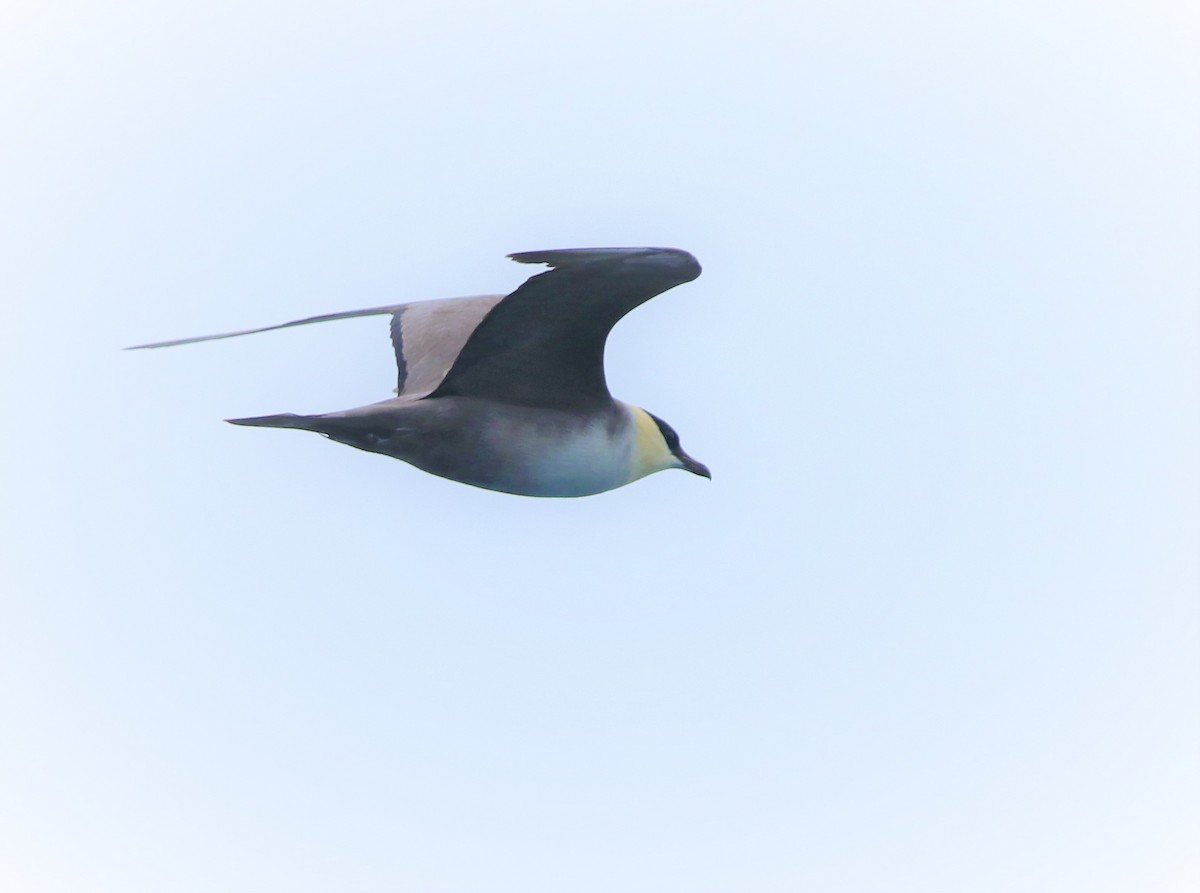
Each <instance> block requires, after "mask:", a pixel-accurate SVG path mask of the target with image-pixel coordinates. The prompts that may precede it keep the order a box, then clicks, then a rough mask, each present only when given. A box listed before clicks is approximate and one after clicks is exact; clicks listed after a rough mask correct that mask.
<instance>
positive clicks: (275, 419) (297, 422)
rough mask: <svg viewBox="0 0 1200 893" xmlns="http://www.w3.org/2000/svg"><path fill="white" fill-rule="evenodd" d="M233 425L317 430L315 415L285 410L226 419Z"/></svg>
mask: <svg viewBox="0 0 1200 893" xmlns="http://www.w3.org/2000/svg"><path fill="white" fill-rule="evenodd" d="M225 421H227V422H229V424H231V425H252V426H254V427H256V428H300V429H301V430H303V431H317V430H319V428H318V427H317V425H316V424H314V423H315V422H317V418H316V417H314V416H305V415H296V414H295V413H293V412H285V413H281V414H279V415H260V416H254V417H253V418H246V419H226V420H225Z"/></svg>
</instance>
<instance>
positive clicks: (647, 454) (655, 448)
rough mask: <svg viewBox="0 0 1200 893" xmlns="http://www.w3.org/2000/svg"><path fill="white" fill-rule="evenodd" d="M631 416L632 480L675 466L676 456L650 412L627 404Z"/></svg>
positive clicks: (630, 459) (630, 458) (630, 460)
mask: <svg viewBox="0 0 1200 893" xmlns="http://www.w3.org/2000/svg"><path fill="white" fill-rule="evenodd" d="M625 405H626V407H627V408H628V409H629V416H630V418H631V419H632V420H633V450H632V451H631V453H632V454H631V455H630V457H629V464H630V471H631V476H630V480H637V479H638V478H641V477H645V476H646V475H648V474H654V472H656V471H663V470H664V469H667V468H673V467H675V457H674V456H672V455H671V451H670V450H668V449H667V442H666V441H665V440H663V436H662V432H661V431H659V430H658V425H657V424H656V423H655V421H654V419H652V418H650V413H648V412H646V410H644V409H642V408H640V407H638V406H631V405H630V404H628V403H627V404H625Z"/></svg>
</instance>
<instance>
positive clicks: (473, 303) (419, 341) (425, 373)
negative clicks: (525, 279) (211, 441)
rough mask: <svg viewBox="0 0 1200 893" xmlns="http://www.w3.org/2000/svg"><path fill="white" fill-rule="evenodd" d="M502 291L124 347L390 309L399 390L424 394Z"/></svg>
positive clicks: (225, 335)
mask: <svg viewBox="0 0 1200 893" xmlns="http://www.w3.org/2000/svg"><path fill="white" fill-rule="evenodd" d="M503 297H504V296H503V295H478V296H475V297H469V298H444V299H442V300H437V301H416V302H413V303H408V304H389V305H387V306H384V307H369V308H367V309H365V310H345V311H342V312H341V313H325V314H322V315H320V316H309V317H306V318H304V319H296V320H292V321H291V322H285V323H280V324H279V325H274V326H262V327H261V328H257V329H241V330H239V331H236V332H222V333H221V334H219V335H199V336H196V337H193V338H177V339H175V340H173V341H156V342H154V343H153V344H138V345H135V346H134V347H127V348H125V349H126V350H149V349H153V348H159V347H177V346H178V345H181V344H197V343H199V342H201V341H219V340H220V339H222V338H237V337H240V336H242V335H255V334H258V333H259V332H271V331H274V330H275V329H287V328H291V327H293V326H307V325H311V324H313V323H319V322H332V321H334V320H338V319H354V318H355V317H359V316H382V315H383V314H391V316H392V323H391V330H392V346H393V347H394V348H395V352H396V368H397V371H398V373H399V376H398V378H399V380H398V382H397V388H396V393H398V394H402V395H404V396H413V397H423V396H425V395H426V394H428V393H429V392H430V391H432V390H433V389H434V388H436V387H437V386H438V385H439V384H440V383H441V381H442V379H443V378H444V377H445V375H446V372H447V371H448V370H449V369H450V367H451V366H452V365H453V363H454V359H455V357H457V356H458V353H459V351H461V350H462V347H463V345H464V344H465V343H466V342H467V339H468V338H469V337H470V335H471V332H472V331H474V329H475V327H476V326H478V325H479V322H480V320H482V319H483V318H484V317H485V316H487V314H488V312H489V311H490V310H491V309H492V307H494V306H495V305H496V304H497V303H499V302H500V300H501V299H502V298H503Z"/></svg>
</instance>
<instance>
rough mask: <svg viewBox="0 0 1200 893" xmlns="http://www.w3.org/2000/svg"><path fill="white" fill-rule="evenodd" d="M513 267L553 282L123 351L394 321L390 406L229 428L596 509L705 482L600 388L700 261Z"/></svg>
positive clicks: (646, 423)
mask: <svg viewBox="0 0 1200 893" xmlns="http://www.w3.org/2000/svg"><path fill="white" fill-rule="evenodd" d="M509 257H511V258H512V259H513V260H515V261H517V262H519V263H523V264H547V265H548V266H550V267H551V269H550V270H548V271H547V272H543V273H540V274H538V275H536V276H533V277H531V278H530V279H528V280H526V282H525V283H524V284H523V285H521V286H520V287H519V288H518V289H517V290H516V291H514V292H513V293H512V294H510V295H507V296H505V295H481V296H477V297H469V298H446V299H443V300H434V301H420V302H416V303H410V304H394V305H391V306H387V307H372V308H368V309H366V310H349V311H345V312H343V313H330V314H326V315H323V316H312V317H308V318H307V319H298V320H294V321H293V322H287V323H283V324H281V325H276V326H265V327H263V328H259V329H246V330H243V331H238V332H226V333H224V334H221V335H202V336H200V337H196V338H181V339H179V340H175V341H160V342H157V343H154V344H140V345H137V346H136V347H134V348H129V349H130V350H137V349H144V348H156V347H173V346H175V345H179V344H192V343H195V342H197V341H213V340H216V339H218V338H233V337H236V336H239V335H251V334H254V333H256V332H266V331H270V330H272V329H283V328H288V327H290V326H302V325H309V324H310V323H318V322H328V321H330V320H335V319H349V318H351V317H357V316H373V315H382V314H390V315H391V317H392V321H391V331H392V344H393V346H394V347H395V351H396V366H397V369H398V372H399V383H398V385H397V388H396V396H395V397H392V398H391V399H388V400H383V401H381V402H379V403H372V404H370V405H368V406H360V407H358V408H356V409H347V410H344V411H342V412H329V413H323V414H320V415H294V414H292V413H284V414H281V415H268V416H259V417H256V418H244V419H228V421H229V422H231V423H233V424H235V425H254V426H258V427H263V428H299V429H301V430H304V431H315V432H317V433H318V434H323V435H325V436H326V437H328V438H329V439H330V440H335V441H337V442H338V443H344V444H347V445H349V446H352V447H357V448H358V449H360V450H367V451H369V452H372V453H382V454H383V455H385V456H391V457H393V458H396V459H401V460H403V461H405V462H408V463H410V464H412V465H415V466H416V467H417V468H420V469H422V470H423V471H427V472H429V473H431V474H436V475H439V476H441V477H444V478H449V479H450V480H454V481H459V482H461V483H464V484H471V485H473V486H476V487H483V488H486V489H488V490H499V491H501V492H504V493H516V494H520V495H523V496H590V495H592V494H595V493H603V492H604V491H606V490H613V489H615V488H617V487H622V486H624V485H625V484H628V483H632V482H633V481H636V480H638V479H639V478H642V477H645V476H646V475H649V474H653V473H654V472H656V471H665V470H666V469H668V468H682V469H685V470H686V471H690V472H692V473H693V474H698V475H701V476H703V477H706V478H711V477H712V475H711V474H710V473H709V471H708V468H707V467H705V466H704V465H703V464H702V463H700V462H697V461H696V460H695V459H693V458H692V457H691V456H689V455H688V454H687V453H685V452H684V451H683V447H681V446H680V445H679V435H678V434H676V433H675V429H673V428H672V427H671V426H670V425H668V424H667V423H666V422H664V421H663V420H662V419H660V418H659V417H658V416H655V415H652V414H651V413H649V412H647V411H646V410H644V409H641V408H639V407H637V406H633V405H631V404H628V403H623V402H622V401H620V400H616V399H614V398H613V396H612V395H611V394H610V393H609V391H608V385H607V383H606V381H605V378H604V343H605V341H606V340H607V338H608V333H609V331H611V330H612V327H613V326H614V325H616V323H617V321H618V320H620V319H621V317H623V316H624V315H625V314H626V313H628V312H629V311H630V310H632V309H633V308H635V307H637V306H639V305H640V304H643V303H645V302H646V301H648V300H650V299H651V298H652V297H654V296H655V295H659V294H662V293H663V292H665V291H667V290H668V289H671V288H674V287H675V286H676V285H680V284H682V283H684V282H690V281H691V280H693V279H695V278H696V277H697V276H699V275H700V264H699V263H697V261H696V259H695V258H694V257H692V255H690V254H688V253H687V252H686V251H680V250H678V249H675V248H571V249H561V250H555V251H527V252H524V253H521V254H511V255H509Z"/></svg>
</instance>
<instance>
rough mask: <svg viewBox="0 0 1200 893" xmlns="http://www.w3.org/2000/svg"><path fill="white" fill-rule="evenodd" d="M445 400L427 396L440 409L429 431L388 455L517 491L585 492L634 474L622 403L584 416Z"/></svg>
mask: <svg viewBox="0 0 1200 893" xmlns="http://www.w3.org/2000/svg"><path fill="white" fill-rule="evenodd" d="M451 399H453V398H451ZM451 399H443V400H438V401H431V402H434V403H440V404H441V405H440V406H439V407H437V409H439V410H441V411H442V412H445V413H446V415H444V416H443V417H442V418H441V419H440V422H441V423H442V424H439V425H438V428H439V429H440V430H439V431H438V432H437V433H435V432H433V431H429V432H427V434H426V436H423V437H420V438H419V439H418V440H419V441H420V442H419V443H412V447H413V448H411V449H406V450H405V451H404V453H405V454H403V455H401V454H397V453H393V455H396V456H397V458H402V459H404V460H405V461H407V462H410V463H412V464H413V465H416V466H417V467H418V468H421V469H423V470H425V471H428V472H431V473H433V474H436V475H440V476H441V477H446V478H450V479H452V480H456V481H460V482H462V483H465V484H473V485H475V486H477V487H484V488H486V489H489V490H500V491H503V492H505V493H517V494H521V495H524V496H590V495H592V494H594V493H603V492H604V491H605V490H612V489H613V488H615V487H620V486H623V485H625V484H628V483H629V482H630V481H632V480H634V479H636V478H637V477H640V476H641V475H640V474H634V473H632V471H631V469H632V465H633V461H632V445H633V439H632V435H633V427H632V424H631V422H630V419H629V414H628V411H627V410H625V408H624V407H623V406H620V407H614V409H613V411H612V412H603V413H598V414H597V415H595V416H594V417H592V418H590V419H586V418H580V417H579V416H578V415H575V414H570V413H563V412H558V411H555V410H545V409H534V408H529V407H506V408H504V410H503V411H499V412H498V411H496V408H495V405H494V404H492V405H488V404H486V403H477V402H475V401H471V400H469V399H463V398H458V399H456V400H453V403H451ZM429 435H432V437H430V436H429Z"/></svg>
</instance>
